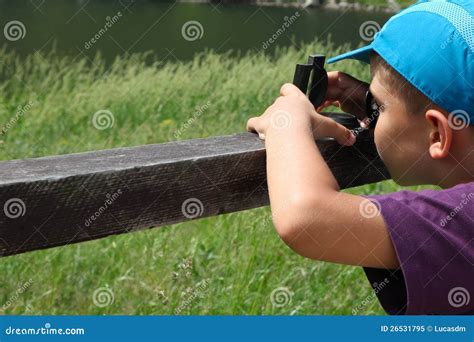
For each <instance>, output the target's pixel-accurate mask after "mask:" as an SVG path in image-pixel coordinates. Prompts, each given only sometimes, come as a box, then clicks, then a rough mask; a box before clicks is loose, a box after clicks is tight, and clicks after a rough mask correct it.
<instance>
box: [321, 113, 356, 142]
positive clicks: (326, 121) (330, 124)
mask: <svg viewBox="0 0 474 342" xmlns="http://www.w3.org/2000/svg"><path fill="white" fill-rule="evenodd" d="M318 121H319V122H318V123H316V131H317V136H321V137H322V136H326V137H332V138H334V139H336V141H337V142H338V143H339V144H341V145H346V146H350V145H353V144H354V143H355V141H356V137H355V135H354V134H352V132H351V131H350V130H349V129H347V128H346V127H344V126H343V125H341V124H339V123H337V122H336V121H334V120H333V119H330V118H326V117H324V116H320V117H318Z"/></svg>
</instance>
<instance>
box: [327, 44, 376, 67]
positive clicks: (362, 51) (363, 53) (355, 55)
mask: <svg viewBox="0 0 474 342" xmlns="http://www.w3.org/2000/svg"><path fill="white" fill-rule="evenodd" d="M372 51H373V48H372V45H371V44H370V45H367V46H363V47H361V48H358V49H355V50H352V51H349V52H346V53H343V54H342V55H339V56H336V57H332V58H329V59H328V60H327V62H326V63H328V64H331V63H334V62H337V61H340V60H343V59H357V60H359V61H362V62H365V63H367V64H370V53H371V52H372Z"/></svg>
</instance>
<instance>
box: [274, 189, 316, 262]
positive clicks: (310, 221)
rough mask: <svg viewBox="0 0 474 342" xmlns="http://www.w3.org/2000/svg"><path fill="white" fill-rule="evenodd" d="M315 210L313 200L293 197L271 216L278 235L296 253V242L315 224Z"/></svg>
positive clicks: (303, 237)
mask: <svg viewBox="0 0 474 342" xmlns="http://www.w3.org/2000/svg"><path fill="white" fill-rule="evenodd" d="M316 208H317V207H316V206H315V202H314V200H313V199H310V198H304V197H295V198H293V199H292V200H289V201H288V202H286V204H285V205H284V206H283V207H282V209H281V210H279V211H278V212H277V213H276V214H274V215H273V225H274V226H275V230H276V231H277V233H278V235H279V236H280V238H281V239H282V240H283V241H284V242H285V243H286V244H287V245H288V246H289V247H291V248H292V249H293V250H295V251H296V252H297V253H299V251H298V241H300V240H301V239H305V236H306V233H305V230H306V229H308V228H309V227H310V226H314V224H315V221H314V218H315V217H314V212H315V211H316V210H317V209H316ZM313 228H314V227H313Z"/></svg>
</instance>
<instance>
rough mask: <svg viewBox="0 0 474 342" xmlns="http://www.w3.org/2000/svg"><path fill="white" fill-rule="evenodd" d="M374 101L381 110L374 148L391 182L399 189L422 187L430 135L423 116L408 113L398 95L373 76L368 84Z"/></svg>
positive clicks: (376, 76) (377, 75)
mask: <svg viewBox="0 0 474 342" xmlns="http://www.w3.org/2000/svg"><path fill="white" fill-rule="evenodd" d="M370 91H371V92H372V95H373V96H374V100H375V101H376V102H377V104H378V105H379V106H381V109H380V114H379V117H378V121H377V125H376V127H375V144H376V146H377V151H378V152H379V154H380V156H381V158H382V160H383V161H384V163H385V165H386V166H387V169H388V171H389V172H390V174H391V176H392V178H393V180H395V181H396V182H397V183H398V184H401V185H413V184H422V183H424V181H425V180H426V179H425V176H426V175H423V173H424V172H423V170H422V169H423V168H422V165H423V161H424V160H425V158H429V153H428V151H429V139H428V138H427V137H428V136H429V133H428V131H427V129H428V126H427V122H426V120H425V118H424V115H423V114H422V113H416V114H413V113H408V112H407V108H406V106H405V104H404V103H403V101H402V100H400V99H399V98H398V97H397V94H396V93H394V92H391V91H390V90H389V89H388V88H387V87H386V86H384V84H383V80H381V79H380V74H378V73H376V74H375V75H374V77H373V79H372V82H371V84H370Z"/></svg>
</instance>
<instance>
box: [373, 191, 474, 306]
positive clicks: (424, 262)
mask: <svg viewBox="0 0 474 342" xmlns="http://www.w3.org/2000/svg"><path fill="white" fill-rule="evenodd" d="M364 197H367V198H369V199H370V200H371V201H372V202H374V204H375V205H377V206H378V207H379V208H380V210H381V214H382V216H383V218H384V220H385V223H386V225H387V227H388V231H389V234H390V237H391V239H392V242H393V245H394V247H395V251H396V254H397V257H398V261H399V262H400V269H399V270H387V269H378V268H369V267H365V268H364V271H365V273H366V275H367V277H368V279H369V281H370V283H371V284H372V287H373V288H374V291H375V292H376V294H377V297H378V299H379V301H380V303H381V305H382V307H383V308H384V309H385V311H386V312H387V313H389V314H398V315H401V314H406V315H417V314H425V315H430V314H445V315H452V314H474V248H473V240H474V182H471V183H465V184H459V185H457V186H454V187H452V188H449V189H444V190H422V191H418V192H416V191H399V192H394V193H390V194H384V195H370V196H364Z"/></svg>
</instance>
